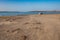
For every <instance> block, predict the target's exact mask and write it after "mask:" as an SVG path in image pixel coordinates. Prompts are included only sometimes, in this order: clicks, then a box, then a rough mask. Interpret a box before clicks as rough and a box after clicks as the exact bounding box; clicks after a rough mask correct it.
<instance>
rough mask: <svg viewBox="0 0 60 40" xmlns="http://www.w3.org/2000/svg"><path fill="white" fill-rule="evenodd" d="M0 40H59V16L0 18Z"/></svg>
mask: <svg viewBox="0 0 60 40" xmlns="http://www.w3.org/2000/svg"><path fill="white" fill-rule="evenodd" d="M0 40H60V14H51V15H25V16H0Z"/></svg>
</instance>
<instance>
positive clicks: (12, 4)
mask: <svg viewBox="0 0 60 40" xmlns="http://www.w3.org/2000/svg"><path fill="white" fill-rule="evenodd" d="M36 10H37V11H38V10H60V0H0V11H36Z"/></svg>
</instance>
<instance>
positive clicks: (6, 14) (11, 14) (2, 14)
mask: <svg viewBox="0 0 60 40" xmlns="http://www.w3.org/2000/svg"><path fill="white" fill-rule="evenodd" d="M38 13H43V14H60V11H58V12H56V11H55V12H51V11H49V12H48V11H45V12H18V13H17V12H16V13H15V12H14V13H12V12H11V13H10V12H6V13H4V12H2V13H0V16H16V15H29V14H38Z"/></svg>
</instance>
